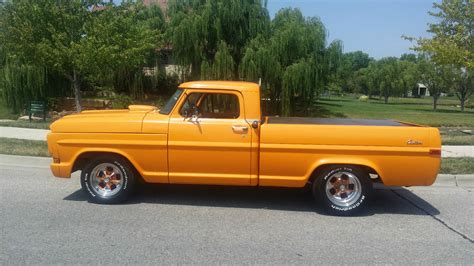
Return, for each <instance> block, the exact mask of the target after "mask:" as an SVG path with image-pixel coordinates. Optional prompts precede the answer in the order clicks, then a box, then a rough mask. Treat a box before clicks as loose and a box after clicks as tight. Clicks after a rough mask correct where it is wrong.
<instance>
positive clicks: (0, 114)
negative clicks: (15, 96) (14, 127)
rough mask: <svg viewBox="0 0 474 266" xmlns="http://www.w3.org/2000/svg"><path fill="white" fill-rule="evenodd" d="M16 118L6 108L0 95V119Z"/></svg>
mask: <svg viewBox="0 0 474 266" xmlns="http://www.w3.org/2000/svg"><path fill="white" fill-rule="evenodd" d="M17 118H18V115H17V114H12V113H11V112H10V110H8V108H7V104H6V103H5V100H4V99H3V98H2V97H1V95H0V119H12V120H16V119H17Z"/></svg>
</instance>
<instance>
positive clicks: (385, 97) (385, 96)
mask: <svg viewBox="0 0 474 266" xmlns="http://www.w3.org/2000/svg"><path fill="white" fill-rule="evenodd" d="M388 97H389V96H387V95H384V96H383V100H384V102H385V103H388Z"/></svg>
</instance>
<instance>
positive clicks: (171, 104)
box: [160, 89, 183, 115]
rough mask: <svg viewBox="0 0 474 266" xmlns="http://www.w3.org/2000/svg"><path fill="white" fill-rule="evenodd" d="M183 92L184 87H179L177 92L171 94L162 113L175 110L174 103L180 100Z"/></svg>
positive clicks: (165, 113) (166, 113)
mask: <svg viewBox="0 0 474 266" xmlns="http://www.w3.org/2000/svg"><path fill="white" fill-rule="evenodd" d="M182 93H183V89H177V90H176V92H175V93H174V94H173V96H171V98H170V99H169V100H168V102H167V103H166V104H165V106H164V107H163V108H161V110H160V114H163V115H168V114H169V113H170V112H171V110H173V107H174V105H175V104H176V102H177V101H178V99H179V97H180V96H181V94H182Z"/></svg>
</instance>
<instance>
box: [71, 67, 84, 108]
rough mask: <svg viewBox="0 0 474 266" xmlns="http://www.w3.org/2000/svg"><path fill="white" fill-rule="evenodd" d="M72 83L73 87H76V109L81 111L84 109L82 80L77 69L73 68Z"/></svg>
mask: <svg viewBox="0 0 474 266" xmlns="http://www.w3.org/2000/svg"><path fill="white" fill-rule="evenodd" d="M72 84H73V87H74V98H75V103H76V111H77V112H78V113H79V112H81V111H82V105H81V81H80V80H79V77H78V75H77V73H76V70H75V69H74V70H73V75H72Z"/></svg>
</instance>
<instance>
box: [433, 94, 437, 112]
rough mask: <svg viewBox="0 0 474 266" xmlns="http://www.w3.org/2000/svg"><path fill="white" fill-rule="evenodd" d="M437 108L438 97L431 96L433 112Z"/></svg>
mask: <svg viewBox="0 0 474 266" xmlns="http://www.w3.org/2000/svg"><path fill="white" fill-rule="evenodd" d="M437 107H438V96H437V95H436V96H433V110H436V108H437Z"/></svg>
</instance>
